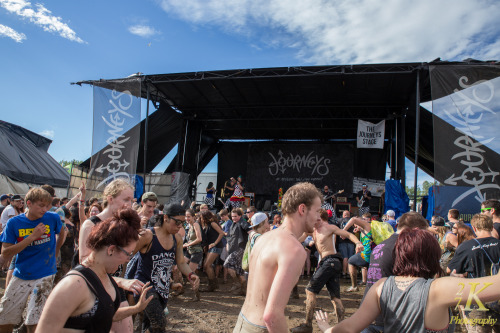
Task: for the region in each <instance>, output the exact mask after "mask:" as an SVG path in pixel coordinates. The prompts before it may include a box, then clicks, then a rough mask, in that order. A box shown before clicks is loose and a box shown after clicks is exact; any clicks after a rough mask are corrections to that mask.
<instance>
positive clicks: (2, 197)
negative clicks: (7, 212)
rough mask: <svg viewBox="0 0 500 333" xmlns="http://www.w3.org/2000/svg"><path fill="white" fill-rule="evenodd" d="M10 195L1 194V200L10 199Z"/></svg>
mask: <svg viewBox="0 0 500 333" xmlns="http://www.w3.org/2000/svg"><path fill="white" fill-rule="evenodd" d="M9 198H10V197H9V196H8V195H7V194H2V196H0V201H4V200H5V199H9Z"/></svg>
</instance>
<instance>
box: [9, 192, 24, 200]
mask: <svg viewBox="0 0 500 333" xmlns="http://www.w3.org/2000/svg"><path fill="white" fill-rule="evenodd" d="M22 199H23V198H21V196H20V195H19V194H15V195H13V196H12V198H10V200H12V201H14V200H22Z"/></svg>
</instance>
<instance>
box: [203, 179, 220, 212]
mask: <svg viewBox="0 0 500 333" xmlns="http://www.w3.org/2000/svg"><path fill="white" fill-rule="evenodd" d="M215 193H217V192H215V187H214V183H213V182H209V183H208V186H207V196H206V197H205V203H206V204H207V206H208V208H209V209H213V208H214V205H215V197H214V194H215Z"/></svg>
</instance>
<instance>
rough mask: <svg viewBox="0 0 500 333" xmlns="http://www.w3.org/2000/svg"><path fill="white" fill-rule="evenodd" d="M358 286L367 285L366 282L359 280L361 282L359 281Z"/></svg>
mask: <svg viewBox="0 0 500 333" xmlns="http://www.w3.org/2000/svg"><path fill="white" fill-rule="evenodd" d="M358 286H366V282H363V281H359V282H358Z"/></svg>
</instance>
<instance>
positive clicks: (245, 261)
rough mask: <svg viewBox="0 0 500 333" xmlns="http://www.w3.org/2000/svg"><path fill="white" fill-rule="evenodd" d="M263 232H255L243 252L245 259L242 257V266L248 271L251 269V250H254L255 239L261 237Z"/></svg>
mask: <svg viewBox="0 0 500 333" xmlns="http://www.w3.org/2000/svg"><path fill="white" fill-rule="evenodd" d="M260 235H261V234H258V233H254V234H253V235H252V237H250V239H249V240H248V241H247V245H246V246H245V252H244V253H243V259H241V268H242V269H243V270H244V271H245V272H248V270H249V269H250V252H251V251H252V248H253V246H254V244H255V240H256V239H257V237H259V236H260Z"/></svg>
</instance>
